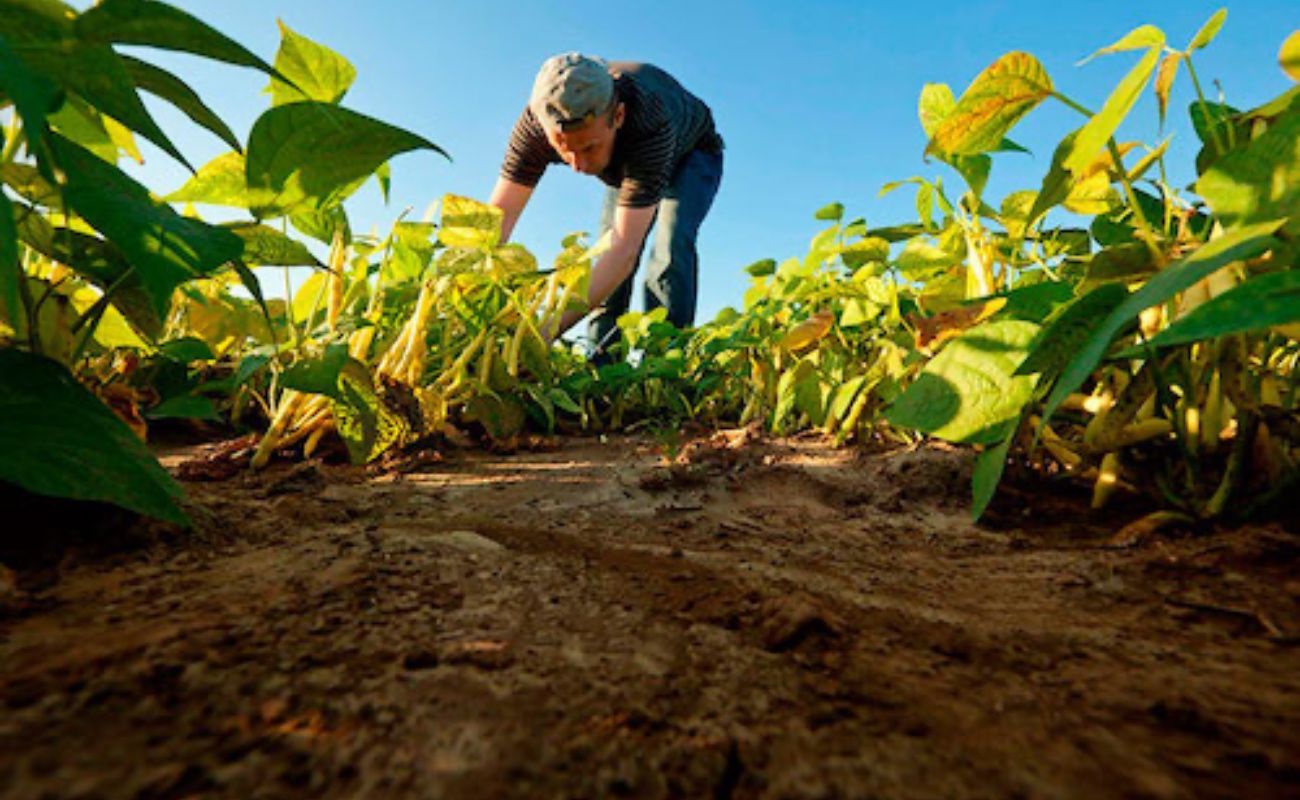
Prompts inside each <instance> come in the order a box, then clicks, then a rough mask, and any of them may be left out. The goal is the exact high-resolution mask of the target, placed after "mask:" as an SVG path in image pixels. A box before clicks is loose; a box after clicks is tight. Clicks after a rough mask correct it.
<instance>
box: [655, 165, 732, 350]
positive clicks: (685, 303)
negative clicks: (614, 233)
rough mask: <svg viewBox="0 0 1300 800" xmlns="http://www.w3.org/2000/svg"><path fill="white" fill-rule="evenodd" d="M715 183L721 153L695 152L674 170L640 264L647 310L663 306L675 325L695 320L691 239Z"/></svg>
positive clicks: (694, 237)
mask: <svg viewBox="0 0 1300 800" xmlns="http://www.w3.org/2000/svg"><path fill="white" fill-rule="evenodd" d="M721 182H722V154H721V153H702V152H700V151H698V150H696V151H695V152H693V153H691V154H690V155H689V156H687V157H686V160H685V161H684V162H683V163H682V165H681V167H680V168H678V170H677V173H676V174H675V175H674V176H673V181H672V184H671V185H669V187H668V190H667V192H665V194H664V199H663V200H661V201H659V213H658V216H657V217H656V219H655V230H654V234H653V238H654V243H653V245H652V246H651V249H650V258H649V259H647V262H646V277H645V281H646V293H645V306H646V310H647V311H652V310H654V309H656V308H659V307H660V306H663V307H666V308H667V309H668V321H669V322H671V323H673V324H674V325H676V326H677V327H679V328H686V327H689V326H690V325H692V324H694V322H695V305H696V298H697V294H698V291H699V286H698V284H699V272H700V266H699V253H698V251H697V250H696V247H695V242H696V240H697V239H698V237H699V233H700V225H701V223H703V222H704V217H705V216H706V215H707V214H708V213H709V208H710V207H712V205H713V198H714V196H715V195H717V193H718V185H719V184H720V183H721Z"/></svg>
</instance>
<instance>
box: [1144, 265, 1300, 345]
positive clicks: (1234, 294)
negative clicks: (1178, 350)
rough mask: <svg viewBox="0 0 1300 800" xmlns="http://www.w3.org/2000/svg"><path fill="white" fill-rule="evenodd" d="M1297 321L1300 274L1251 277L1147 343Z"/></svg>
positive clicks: (1167, 342)
mask: <svg viewBox="0 0 1300 800" xmlns="http://www.w3.org/2000/svg"><path fill="white" fill-rule="evenodd" d="M1292 322H1300V271H1296V270H1289V271H1287V272H1273V273H1269V274H1267V275H1261V276H1259V277H1258V278H1252V279H1251V280H1249V281H1246V282H1245V283H1243V284H1241V285H1240V286H1236V287H1234V288H1233V289H1231V290H1229V291H1227V292H1224V293H1223V294H1221V295H1219V296H1217V297H1215V298H1213V299H1211V300H1210V301H1208V302H1206V303H1202V304H1201V305H1199V306H1197V307H1196V308H1195V309H1194V310H1193V311H1192V312H1191V313H1189V314H1188V315H1187V316H1185V317H1182V318H1181V319H1179V320H1177V321H1175V322H1174V323H1173V324H1172V325H1170V326H1169V327H1168V328H1165V329H1164V330H1163V331H1161V332H1160V333H1159V334H1158V335H1156V337H1155V338H1153V339H1152V340H1151V341H1149V342H1147V346H1149V347H1172V346H1174V345H1180V344H1190V343H1192V342H1201V341H1204V340H1206V339H1214V338H1217V337H1220V336H1231V335H1233V334H1236V333H1254V332H1256V331H1262V330H1267V329H1268V328H1271V327H1273V326H1274V325H1287V324H1289V323H1292Z"/></svg>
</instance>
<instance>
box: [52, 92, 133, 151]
mask: <svg viewBox="0 0 1300 800" xmlns="http://www.w3.org/2000/svg"><path fill="white" fill-rule="evenodd" d="M49 122H50V126H51V127H52V128H53V129H54V130H56V131H58V132H59V133H61V134H63V135H64V136H65V137H67V138H69V139H71V140H72V141H74V142H76V143H77V144H79V145H81V146H82V147H84V148H86V149H87V150H89V151H90V152H92V153H94V154H95V155H96V156H99V157H100V158H102V159H103V160H105V161H107V162H108V163H110V164H116V163H117V161H118V159H119V158H120V157H121V155H122V148H121V146H119V144H118V142H117V140H116V139H114V138H113V135H112V134H111V133H109V132H108V125H109V118H108V117H106V116H104V115H103V114H100V113H99V112H98V111H96V110H95V109H94V108H91V107H90V105H88V104H87V103H86V102H85V101H84V100H82V99H81V98H80V97H78V96H76V95H68V96H67V97H66V98H65V100H64V103H63V107H62V108H60V109H59V110H58V111H56V112H54V113H53V114H50V116H49Z"/></svg>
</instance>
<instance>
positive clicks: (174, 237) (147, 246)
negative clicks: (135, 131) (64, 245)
mask: <svg viewBox="0 0 1300 800" xmlns="http://www.w3.org/2000/svg"><path fill="white" fill-rule="evenodd" d="M52 144H53V147H54V152H55V155H56V156H57V157H58V159H59V162H60V163H61V164H62V165H63V169H64V170H65V172H66V176H67V185H66V187H65V198H66V199H67V202H68V205H69V206H71V207H72V208H73V209H75V210H76V212H77V213H78V214H80V215H81V216H82V217H83V218H84V219H85V220H86V221H87V222H88V223H90V224H91V225H92V226H94V228H95V229H96V230H98V231H99V232H100V233H102V234H103V235H104V237H105V238H107V239H108V240H109V241H111V242H113V244H114V245H116V246H117V247H118V248H119V249H120V250H121V251H122V253H123V254H124V255H125V256H126V258H127V260H128V261H130V263H131V264H132V265H133V266H134V267H135V268H136V269H137V270H138V271H139V275H140V278H141V280H142V282H143V285H144V288H145V290H146V291H147V292H148V294H149V296H150V299H151V301H152V302H153V305H154V308H155V309H156V310H157V311H158V313H159V314H160V315H163V314H165V312H166V310H167V308H168V305H169V304H170V302H171V293H172V290H173V289H175V288H176V286H178V285H180V284H181V283H184V282H185V281H187V280H191V279H193V278H197V277H202V276H204V275H207V274H208V273H210V272H212V271H214V270H216V269H218V268H220V267H221V266H223V265H225V264H227V263H229V262H231V261H233V260H235V259H237V258H239V256H240V254H241V253H242V252H243V242H242V241H241V240H240V239H239V237H238V236H236V235H235V234H233V233H231V232H230V231H226V230H222V229H221V228H218V227H215V226H213V225H208V224H207V223H204V222H201V221H199V220H195V219H187V218H185V217H182V216H180V215H179V214H177V213H176V212H175V211H173V210H172V209H171V208H169V207H167V206H165V205H162V204H160V203H157V202H155V201H154V200H153V198H152V197H151V196H150V195H149V190H148V189H146V188H145V187H143V186H141V185H140V184H138V183H136V182H135V181H134V180H132V179H131V178H130V177H128V176H127V175H126V174H125V173H123V172H122V171H121V170H119V169H117V168H116V167H114V166H112V165H111V164H107V163H105V162H104V161H101V160H100V159H98V158H96V157H95V156H93V155H91V154H90V153H89V152H88V151H86V150H85V149H83V148H81V147H78V146H77V145H75V144H73V143H72V142H69V141H68V140H66V139H63V138H62V137H58V136H54V137H53V139H52ZM73 266H75V265H73Z"/></svg>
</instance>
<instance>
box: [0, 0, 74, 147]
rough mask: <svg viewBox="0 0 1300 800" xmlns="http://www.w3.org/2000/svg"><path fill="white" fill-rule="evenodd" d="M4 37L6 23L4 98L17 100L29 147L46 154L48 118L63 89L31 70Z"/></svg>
mask: <svg viewBox="0 0 1300 800" xmlns="http://www.w3.org/2000/svg"><path fill="white" fill-rule="evenodd" d="M6 13H9V12H6ZM4 34H5V30H4V27H3V23H0V88H3V94H4V96H5V97H7V98H8V99H9V100H12V101H13V103H14V107H15V108H17V110H18V116H20V117H22V120H23V130H24V132H25V138H26V141H27V146H28V147H29V148H32V149H33V150H34V151H35V152H36V153H37V154H38V155H43V154H44V153H45V144H44V142H45V130H46V128H47V125H48V124H47V122H46V115H47V114H49V113H50V112H51V111H53V110H54V107H55V106H56V105H57V104H58V102H59V96H60V93H59V87H58V86H57V85H55V84H54V82H52V81H50V80H49V79H48V78H46V77H45V76H43V75H41V74H39V73H38V72H35V71H33V70H32V69H31V68H29V67H28V66H27V64H25V63H24V62H23V61H22V59H20V58H19V57H18V56H17V55H16V54H15V53H14V51H13V50H12V49H11V48H10V47H9V43H8V42H7V41H5V36H4Z"/></svg>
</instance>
